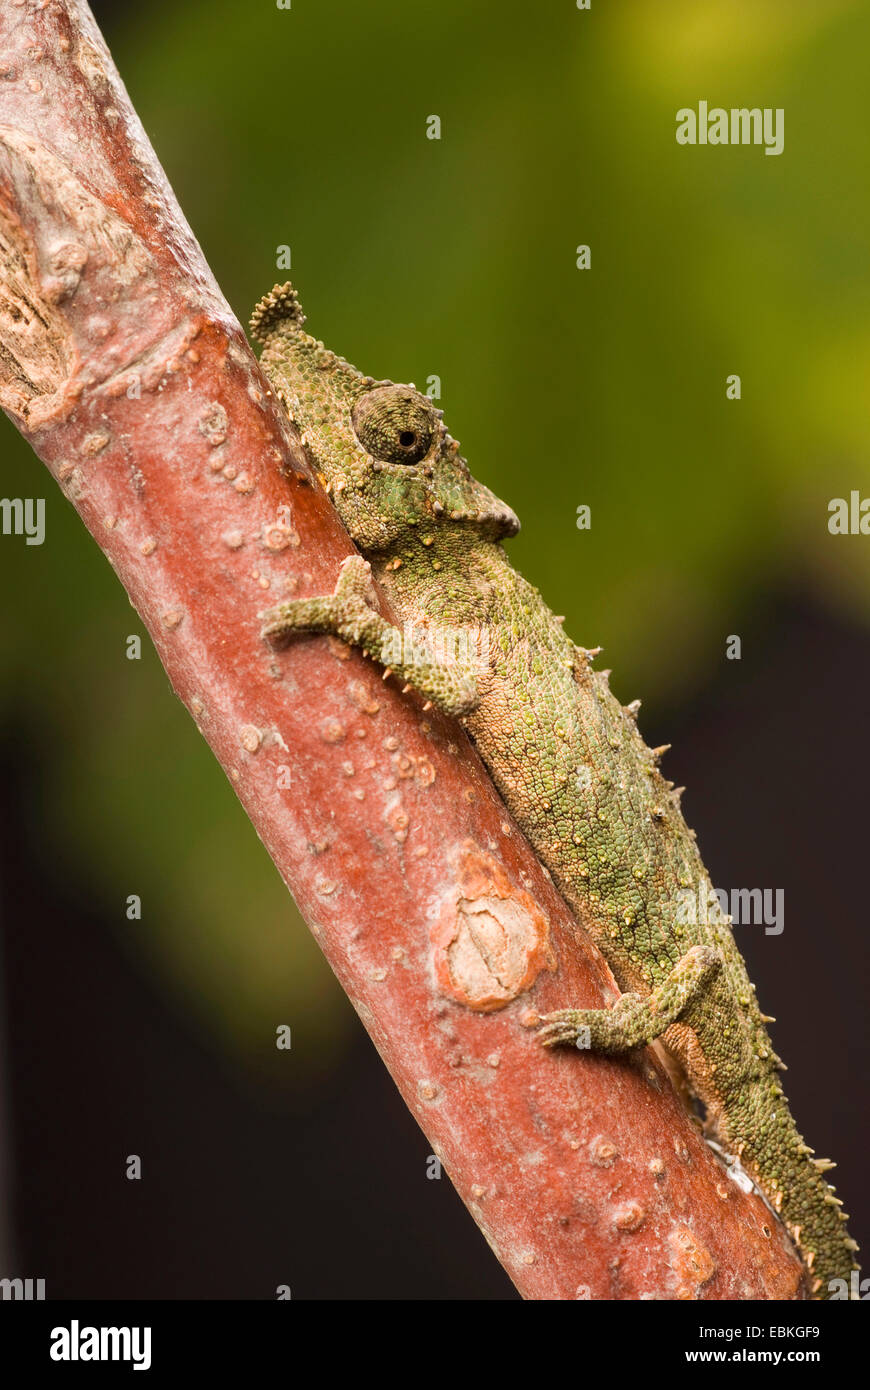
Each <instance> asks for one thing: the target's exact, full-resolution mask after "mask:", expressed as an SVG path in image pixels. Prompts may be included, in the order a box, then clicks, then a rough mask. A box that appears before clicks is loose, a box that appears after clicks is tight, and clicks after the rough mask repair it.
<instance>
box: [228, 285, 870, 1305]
mask: <svg viewBox="0 0 870 1390" xmlns="http://www.w3.org/2000/svg"><path fill="white" fill-rule="evenodd" d="M304 323H305V316H304V315H303V313H302V310H301V308H300V305H299V300H298V297H297V295H296V292H295V290H294V289H293V287H292V285H290V284H286V285H283V286H276V287H275V288H274V289H273V290H272V291H271V292H270V293H269V294H267V295H266V296H265V297H264V298H263V299H262V300H261V301H260V303H259V304H258V305H257V307H256V309H255V311H254V314H253V318H252V320H251V331H252V334H253V335H254V337H255V338H257V339H258V340H259V341H261V342H262V343H263V344H264V350H263V353H262V357H261V364H262V367H263V369H264V371H265V372H266V374H267V376H268V378H269V380H270V382H271V383H272V385H273V386H274V388H275V391H276V393H277V395H278V397H279V399H280V400H281V401H282V402H283V404H284V406H285V408H286V410H287V412H288V414H289V415H290V418H291V420H293V421H294V422H295V423H296V425H297V426H298V428H299V429H300V430H301V439H302V444H303V446H304V448H305V449H306V451H307V453H308V456H309V458H310V459H311V461H312V462H313V465H314V468H315V470H316V471H317V473H318V474H319V476H320V477H321V479H322V480H323V481H324V483H325V485H326V487H327V489H328V491H329V493H330V495H331V497H332V500H333V503H334V505H335V507H336V509H337V511H338V514H339V516H340V518H341V520H342V521H343V523H344V525H345V527H346V528H347V530H348V531H349V533H350V535H351V537H352V539H353V540H354V542H355V543H356V545H357V547H358V549H359V551H360V552H361V554H358V555H354V556H351V557H350V558H349V559H348V560H346V561H345V562H344V564H343V566H342V568H341V570H340V573H339V576H338V581H337V583H336V586H335V591H334V593H332V594H330V595H326V596H323V597H315V598H301V599H294V600H291V601H288V602H285V603H283V604H281V605H280V606H279V607H277V608H274V609H272V610H270V611H269V612H268V613H266V614H264V615H263V617H264V619H265V621H266V626H265V627H264V630H263V631H264V635H265V636H266V637H267V639H269V640H270V641H273V642H274V641H278V640H280V639H282V638H283V637H285V636H286V635H287V634H288V633H291V632H297V631H305V632H320V633H330V634H332V635H334V636H337V637H339V638H341V639H343V640H344V641H345V642H347V643H351V644H353V645H355V646H357V647H359V648H361V649H362V650H363V651H364V652H365V653H367V654H368V656H370V657H372V658H374V659H375V660H376V661H378V662H380V663H381V664H382V665H383V666H384V667H387V668H389V669H390V670H391V671H393V672H394V673H395V675H396V676H398V677H399V678H400V679H402V680H403V681H405V682H407V683H408V684H409V685H410V686H412V687H413V688H414V689H415V690H416V691H418V692H419V693H420V694H421V695H423V696H424V697H425V698H426V699H428V700H430V701H432V703H433V704H435V705H437V706H438V707H439V708H440V709H442V710H444V711H446V712H447V713H448V714H451V715H454V716H456V717H459V718H460V719H461V720H462V723H463V724H464V726H465V728H466V729H467V731H468V733H469V734H470V735H471V737H472V739H473V741H474V743H475V744H476V746H477V748H478V750H479V752H480V754H481V757H482V758H483V760H484V762H485V763H486V765H487V767H488V769H489V772H490V774H491V776H492V778H493V781H494V782H495V784H496V786H497V787H498V789H499V791H500V793H501V795H502V797H503V799H504V801H505V802H506V804H507V806H508V807H509V808H510V810H511V812H512V814H513V816H514V818H515V820H516V821H517V823H518V824H519V826H520V828H521V829H522V830H523V832H524V833H525V835H526V837H527V838H528V840H529V841H530V843H531V845H532V846H533V848H534V850H535V852H536V853H537V855H538V856H539V858H540V859H541V860H542V861H543V863H544V864H545V865H546V867H547V868H548V869H549V871H550V873H551V875H552V877H553V879H554V880H555V882H556V884H557V886H558V887H559V889H560V891H561V893H562V894H563V896H564V897H565V898H566V899H567V901H568V902H569V904H571V905H572V906H573V907H574V909H575V911H577V913H578V915H579V916H580V919H581V921H582V922H583V924H584V925H585V926H586V928H587V929H588V930H589V932H590V934H591V935H592V938H593V940H594V941H595V943H596V945H597V946H598V948H599V949H600V951H601V952H602V954H603V955H604V957H605V959H606V960H607V962H608V964H609V966H610V968H611V970H612V972H613V975H614V976H615V978H616V981H617V983H618V985H619V987H620V990H622V991H623V993H622V995H621V997H620V999H619V1000H618V1002H617V1003H616V1005H615V1006H614V1007H613V1008H611V1009H570V1008H566V1009H563V1010H560V1011H559V1012H558V1013H555V1014H550V1015H548V1016H547V1017H546V1018H545V1019H544V1020H543V1021H542V1022H543V1027H542V1030H541V1034H540V1036H541V1039H542V1041H543V1042H544V1043H545V1044H546V1045H547V1046H553V1045H556V1044H563V1043H566V1044H576V1045H578V1046H585V1047H591V1048H592V1049H596V1050H600V1051H602V1052H608V1053H624V1052H627V1051H629V1050H630V1049H632V1048H635V1047H638V1046H639V1045H641V1044H644V1043H651V1042H653V1041H654V1040H659V1041H660V1042H661V1044H663V1045H664V1047H665V1048H666V1050H667V1053H668V1054H669V1055H670V1056H671V1057H672V1058H675V1059H676V1060H677V1063H678V1065H679V1067H680V1068H681V1070H682V1072H683V1073H684V1075H685V1077H686V1080H687V1083H688V1087H689V1089H690V1091H691V1092H692V1094H693V1095H694V1096H695V1097H696V1098H697V1100H698V1101H700V1103H701V1105H702V1107H703V1111H704V1115H705V1129H706V1132H707V1134H708V1136H709V1137H711V1138H712V1139H714V1140H715V1141H717V1142H718V1144H719V1145H720V1146H721V1147H722V1148H724V1149H725V1151H726V1152H727V1153H730V1154H732V1155H737V1156H738V1157H739V1159H740V1161H741V1163H742V1164H743V1167H744V1168H745V1170H746V1171H747V1172H748V1173H749V1175H750V1176H751V1177H752V1178H753V1179H754V1181H755V1182H756V1183H757V1185H758V1187H759V1188H760V1189H761V1191H762V1193H763V1194H764V1196H765V1197H766V1199H767V1201H768V1202H769V1204H770V1205H771V1206H772V1207H773V1208H774V1209H775V1210H776V1211H777V1212H778V1213H779V1214H780V1216H781V1217H782V1219H783V1221H784V1222H785V1224H786V1226H787V1228H788V1230H789V1231H790V1232H791V1235H792V1237H793V1239H794V1241H795V1244H796V1245H797V1247H798V1249H799V1251H800V1253H801V1256H802V1258H803V1261H804V1264H805V1265H806V1268H807V1270H808V1273H809V1281H810V1286H811V1290H812V1294H813V1295H814V1296H815V1297H820V1298H824V1297H826V1296H827V1294H828V1293H829V1292H830V1289H829V1281H830V1280H833V1279H835V1278H838V1279H843V1280H845V1281H846V1285H847V1287H850V1288H851V1287H854V1282H853V1281H850V1274H851V1272H852V1270H853V1269H855V1268H856V1261H855V1253H854V1252H855V1251H856V1250H857V1246H856V1244H855V1242H854V1241H853V1240H851V1239H850V1237H849V1235H848V1233H847V1231H846V1225H845V1218H844V1214H843V1212H842V1209H841V1204H840V1201H839V1199H838V1198H837V1197H835V1195H834V1192H833V1189H832V1188H831V1187H830V1186H829V1185H828V1183H827V1182H826V1180H825V1178H824V1176H823V1172H824V1170H825V1169H826V1168H828V1167H831V1166H833V1165H831V1164H829V1163H828V1162H827V1161H826V1160H814V1159H813V1158H812V1150H811V1149H809V1148H808V1147H807V1145H806V1144H805V1143H804V1142H803V1139H802V1138H801V1136H800V1134H799V1133H798V1131H797V1128H796V1127H795V1123H794V1121H793V1119H792V1117H791V1114H790V1113H789V1109H788V1105H787V1102H786V1099H785V1096H784V1094H783V1090H782V1086H781V1084H780V1080H779V1074H778V1073H779V1071H780V1070H781V1069H782V1063H781V1062H780V1061H779V1058H778V1057H777V1056H776V1053H775V1052H774V1050H773V1047H772V1045H771V1042H770V1039H769V1037H768V1034H767V1031H766V1029H765V1026H764V1025H765V1023H766V1022H769V1021H770V1020H769V1019H766V1018H765V1016H764V1015H763V1014H762V1013H761V1012H760V1010H759V1008H758V1005H757V1003H756V999H755V991H754V987H753V985H752V984H751V983H750V981H749V978H748V976H747V973H746V967H745V965H744V963H743V959H742V957H741V955H740V952H739V951H738V949H737V946H736V944H735V941H734V937H733V934H732V931H731V925H730V920H729V919H728V918H727V917H720V918H719V919H718V920H717V918H716V917H715V915H714V917H713V919H712V920H709V919H708V914H706V913H700V914H696V915H699V916H701V917H702V920H701V921H687V920H684V919H685V918H686V916H687V914H686V913H685V911H681V910H680V904H681V903H685V901H686V898H685V892H686V890H688V891H690V892H691V894H692V898H693V900H694V901H695V902H702V903H703V902H707V901H708V900H710V899H711V896H712V892H713V890H712V886H711V884H710V880H709V878H708V876H707V872H706V870H705V868H704V865H703V863H702V861H701V857H700V854H699V852H698V849H697V846H696V844H695V837H694V833H693V832H692V831H690V830H689V828H688V826H687V825H686V822H685V820H684V819H683V816H682V813H681V810H680V803H679V792H678V791H675V790H674V788H673V784H672V783H670V782H668V781H666V780H665V779H664V778H663V776H662V775H661V773H660V772H659V769H658V761H659V757H660V755H661V753H662V752H663V751H664V750H661V749H656V750H653V749H650V748H648V747H647V745H646V744H645V743H644V741H643V739H642V738H641V736H640V733H639V732H638V728H637V712H638V706H639V702H635V703H634V704H632V705H628V706H626V707H625V708H623V706H622V705H620V703H619V702H618V700H617V699H616V698H615V697H614V696H613V695H612V694H611V692H610V689H609V686H608V673H607V672H606V671H599V670H595V669H593V658H594V656H595V655H597V652H593V651H589V650H586V649H585V648H583V647H577V646H575V645H574V643H573V642H571V641H570V639H569V638H568V637H567V636H566V634H565V632H564V630H563V628H562V626H561V623H560V620H559V619H558V618H556V617H555V616H554V615H553V614H552V613H551V612H550V610H549V608H547V606H546V604H545V603H544V601H543V599H542V598H541V596H540V594H539V593H538V591H537V589H534V588H533V587H532V586H531V585H530V584H529V583H527V582H526V580H525V579H523V577H522V576H521V575H520V574H518V573H517V572H516V570H514V569H513V568H512V566H511V565H510V563H509V561H508V559H507V557H506V555H505V553H504V551H503V549H502V545H501V542H502V541H503V540H504V539H505V538H507V537H509V536H513V535H515V534H516V532H517V531H518V529H519V522H518V521H517V518H516V516H515V515H514V513H513V512H512V511H511V509H510V508H509V507H508V506H506V505H505V503H504V502H501V501H499V499H498V498H497V497H495V496H494V495H493V493H491V492H490V491H489V490H488V489H487V488H486V487H484V486H483V485H482V484H481V483H479V482H477V481H476V479H475V478H473V477H472V476H471V474H470V472H469V469H468V466H467V464H466V462H465V460H464V459H463V458H462V456H461V454H460V452H459V445H458V443H457V442H456V440H454V439H451V437H450V435H449V434H448V433H447V430H446V428H445V426H444V424H443V423H442V412H441V411H440V410H437V409H436V408H435V407H434V405H433V403H432V401H431V400H429V399H427V398H426V397H425V396H423V395H421V394H420V393H419V392H417V391H416V390H415V388H414V387H413V386H401V385H396V384H394V383H393V382H390V381H375V380H374V379H373V378H372V377H368V376H364V375H362V374H361V373H360V372H358V371H357V370H356V369H355V368H354V367H352V366H351V365H350V364H349V363H348V362H346V361H344V360H343V359H342V358H340V357H337V356H336V355H335V354H334V353H332V352H330V351H329V350H328V349H326V348H325V347H324V346H323V344H322V343H321V342H318V341H317V340H315V339H314V338H312V337H310V336H309V335H308V334H307V333H306V332H305V331H304V329H303V325H304ZM372 573H373V574H374V577H375V578H376V579H377V581H378V582H379V584H380V585H381V586H382V587H383V589H384V591H385V592H386V594H387V595H388V597H389V599H390V602H391V603H392V605H393V608H394V610H395V612H396V613H397V614H398V615H399V617H400V618H401V619H402V622H403V623H404V624H405V628H406V631H407V626H408V624H411V625H412V626H413V628H414V629H415V630H416V631H417V632H419V633H423V634H429V635H430V636H431V635H432V634H433V633H439V634H440V635H441V639H442V640H441V641H440V642H439V643H437V644H433V643H432V642H428V643H427V642H422V643H418V644H414V643H407V642H403V641H402V634H401V632H400V631H399V630H398V629H397V628H396V627H394V626H393V625H391V624H390V623H389V622H387V621H386V619H384V618H383V617H382V616H381V615H380V614H379V613H378V612H377V611H376V608H375V607H374V601H375V600H374V591H373V588H372ZM444 634H447V635H449V636H452V637H454V638H460V637H462V636H466V637H469V636H470V637H471V641H470V642H467V643H465V644H464V645H463V644H462V643H461V642H453V643H451V642H450V641H445V640H444ZM481 637H483V638H484V639H485V640H484V641H481ZM436 648H437V649H436ZM681 894H683V896H682V897H681Z"/></svg>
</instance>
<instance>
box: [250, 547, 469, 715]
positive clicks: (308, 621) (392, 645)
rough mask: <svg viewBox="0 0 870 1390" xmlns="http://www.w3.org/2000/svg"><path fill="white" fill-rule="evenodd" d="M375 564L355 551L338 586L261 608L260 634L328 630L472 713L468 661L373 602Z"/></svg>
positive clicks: (454, 709)
mask: <svg viewBox="0 0 870 1390" xmlns="http://www.w3.org/2000/svg"><path fill="white" fill-rule="evenodd" d="M375 602H376V597H375V591H374V587H373V585H372V579H371V567H370V565H369V563H368V561H367V560H364V559H363V558H362V556H361V555H351V556H349V557H348V559H346V560H345V561H344V563H343V564H342V567H341V569H340V571H339V575H338V581H337V583H336V586H335V590H334V592H333V593H331V594H324V595H322V596H319V597H317V598H302V599H291V600H290V601H289V602H287V603H282V604H279V605H278V607H277V608H270V609H267V610H266V612H264V613H261V614H260V617H261V618H262V619H263V620H264V626H263V628H262V636H263V637H264V638H265V639H266V640H267V641H269V642H272V643H278V642H281V641H282V640H283V639H285V638H286V637H288V636H290V635H292V634H293V633H295V632H324V633H328V634H331V635H332V636H333V637H338V638H340V639H341V640H342V641H343V642H348V643H350V644H351V645H352V646H355V647H358V648H359V649H360V650H361V651H363V652H365V653H366V655H367V656H370V657H372V659H373V660H375V661H377V662H379V663H380V664H381V665H382V666H384V667H385V668H386V670H387V671H389V672H391V673H392V674H393V675H395V676H397V677H398V678H399V680H402V681H405V682H407V684H408V685H409V686H412V687H413V688H414V690H416V691H417V692H418V693H419V694H420V695H422V696H423V698H424V699H425V700H429V701H431V703H432V704H433V705H437V706H438V708H439V709H441V710H444V712H445V714H452V715H455V716H459V715H463V714H468V713H469V712H470V711H471V710H472V709H474V707H475V705H476V704H477V701H478V691H477V681H476V679H475V674H474V670H473V668H472V667H471V665H470V664H467V663H464V662H462V661H459V660H452V661H441V660H438V659H437V656H436V655H434V654H433V653H432V652H430V651H429V650H428V649H427V646H426V642H425V640H424V639H425V636H426V634H425V633H423V634H416V635H413V634H412V635H411V637H410V640H409V634H408V632H407V630H406V632H402V631H401V630H400V629H399V628H397V627H394V626H393V624H392V623H389V622H387V620H386V618H383V617H381V615H380V613H378V611H377V609H376V608H375V606H374V605H375Z"/></svg>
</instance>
